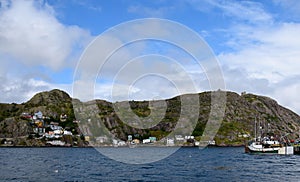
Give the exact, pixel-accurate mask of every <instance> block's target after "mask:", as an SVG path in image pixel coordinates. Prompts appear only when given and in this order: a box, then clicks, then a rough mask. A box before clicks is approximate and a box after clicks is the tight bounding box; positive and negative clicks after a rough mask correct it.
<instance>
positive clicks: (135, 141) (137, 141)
mask: <svg viewBox="0 0 300 182" xmlns="http://www.w3.org/2000/svg"><path fill="white" fill-rule="evenodd" d="M132 143H134V144H140V140H139V139H134V140H132Z"/></svg>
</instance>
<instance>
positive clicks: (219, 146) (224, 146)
mask: <svg viewBox="0 0 300 182" xmlns="http://www.w3.org/2000/svg"><path fill="white" fill-rule="evenodd" d="M244 146H245V145H244V144H243V145H207V146H166V145H138V146H135V147H133V148H147V147H158V148H159V147H162V148H170V147H178V148H201V147H202V148H227V147H228V148H229V147H244ZM0 148H116V149H117V148H131V147H129V146H118V147H115V146H108V145H106V146H105V145H103V146H58V145H57V146H56V145H55V146H21V145H16V146H0Z"/></svg>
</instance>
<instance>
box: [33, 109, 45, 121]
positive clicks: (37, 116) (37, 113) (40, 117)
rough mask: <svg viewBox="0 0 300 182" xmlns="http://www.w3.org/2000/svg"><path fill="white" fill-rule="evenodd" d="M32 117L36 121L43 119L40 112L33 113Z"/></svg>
mask: <svg viewBox="0 0 300 182" xmlns="http://www.w3.org/2000/svg"><path fill="white" fill-rule="evenodd" d="M34 116H35V118H36V119H43V113H42V111H38V112H36V113H34Z"/></svg>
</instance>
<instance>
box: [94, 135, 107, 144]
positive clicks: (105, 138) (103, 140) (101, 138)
mask: <svg viewBox="0 0 300 182" xmlns="http://www.w3.org/2000/svg"><path fill="white" fill-rule="evenodd" d="M95 139H96V141H97V143H106V142H107V141H108V138H107V136H99V137H96V138H95Z"/></svg>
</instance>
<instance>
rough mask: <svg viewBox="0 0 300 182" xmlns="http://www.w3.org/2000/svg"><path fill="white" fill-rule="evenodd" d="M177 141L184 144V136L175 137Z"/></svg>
mask: <svg viewBox="0 0 300 182" xmlns="http://www.w3.org/2000/svg"><path fill="white" fill-rule="evenodd" d="M175 140H176V141H177V142H184V138H183V137H182V135H175Z"/></svg>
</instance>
